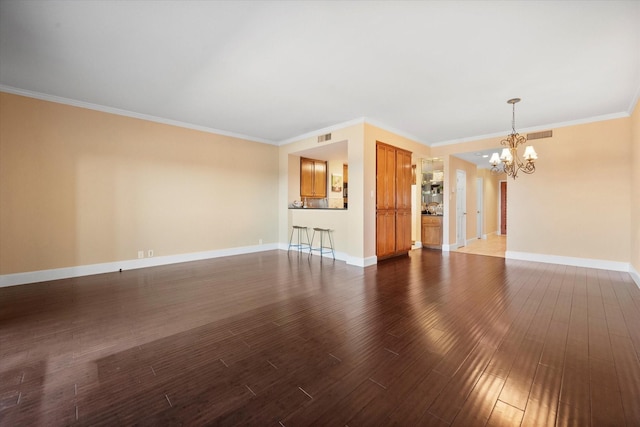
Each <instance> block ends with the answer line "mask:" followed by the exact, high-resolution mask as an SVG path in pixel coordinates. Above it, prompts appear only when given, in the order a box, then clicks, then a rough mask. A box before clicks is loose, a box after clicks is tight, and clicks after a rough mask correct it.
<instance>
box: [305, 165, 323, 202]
mask: <svg viewBox="0 0 640 427" xmlns="http://www.w3.org/2000/svg"><path fill="white" fill-rule="evenodd" d="M305 197H307V198H317V199H321V198H325V197H327V162H326V161H324V160H314V159H307V158H305V157H301V158H300V198H305Z"/></svg>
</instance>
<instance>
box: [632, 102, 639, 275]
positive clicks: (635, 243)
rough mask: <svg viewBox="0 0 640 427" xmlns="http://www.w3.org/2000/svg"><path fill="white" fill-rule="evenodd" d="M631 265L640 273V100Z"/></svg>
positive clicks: (634, 132)
mask: <svg viewBox="0 0 640 427" xmlns="http://www.w3.org/2000/svg"><path fill="white" fill-rule="evenodd" d="M631 265H632V266H633V268H634V269H635V271H636V273H638V274H640V102H638V103H637V104H636V107H635V109H634V110H633V115H632V116H631ZM637 278H638V279H640V277H637ZM638 285H639V286H640V283H638Z"/></svg>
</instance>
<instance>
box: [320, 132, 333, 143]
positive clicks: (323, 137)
mask: <svg viewBox="0 0 640 427" xmlns="http://www.w3.org/2000/svg"><path fill="white" fill-rule="evenodd" d="M325 141H331V134H330V133H327V134H325V135H320V136H318V142H325Z"/></svg>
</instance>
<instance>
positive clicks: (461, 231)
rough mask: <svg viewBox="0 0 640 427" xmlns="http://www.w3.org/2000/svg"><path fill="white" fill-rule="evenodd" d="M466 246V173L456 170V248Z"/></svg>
mask: <svg viewBox="0 0 640 427" xmlns="http://www.w3.org/2000/svg"><path fill="white" fill-rule="evenodd" d="M466 244H467V173H466V172H465V171H463V170H460V169H456V246H457V247H459V248H460V247H462V246H465V245H466Z"/></svg>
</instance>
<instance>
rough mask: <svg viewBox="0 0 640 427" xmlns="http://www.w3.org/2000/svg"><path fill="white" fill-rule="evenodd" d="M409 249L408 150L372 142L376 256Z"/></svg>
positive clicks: (409, 153)
mask: <svg viewBox="0 0 640 427" xmlns="http://www.w3.org/2000/svg"><path fill="white" fill-rule="evenodd" d="M410 249H411V152H410V151H406V150H403V149H400V148H397V147H393V146H391V145H388V144H384V143H382V142H377V143H376V256H377V257H378V258H379V259H381V258H387V257H391V256H396V255H402V254H406V253H407V252H408V251H409V250H410Z"/></svg>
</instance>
